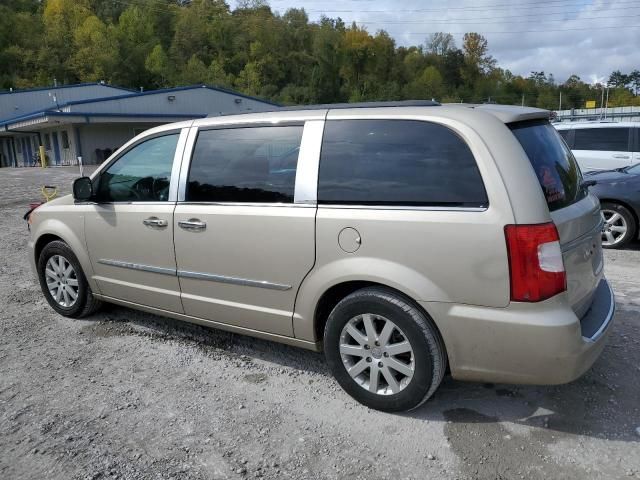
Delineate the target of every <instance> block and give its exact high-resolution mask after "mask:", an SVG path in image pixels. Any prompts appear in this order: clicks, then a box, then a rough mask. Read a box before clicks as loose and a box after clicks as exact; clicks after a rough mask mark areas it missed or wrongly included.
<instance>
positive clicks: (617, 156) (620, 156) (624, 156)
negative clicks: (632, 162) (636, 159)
mask: <svg viewBox="0 0 640 480" xmlns="http://www.w3.org/2000/svg"><path fill="white" fill-rule="evenodd" d="M613 158H624V159H625V160H629V159H630V158H631V155H625V154H623V153H618V154H616V155H614V156H613Z"/></svg>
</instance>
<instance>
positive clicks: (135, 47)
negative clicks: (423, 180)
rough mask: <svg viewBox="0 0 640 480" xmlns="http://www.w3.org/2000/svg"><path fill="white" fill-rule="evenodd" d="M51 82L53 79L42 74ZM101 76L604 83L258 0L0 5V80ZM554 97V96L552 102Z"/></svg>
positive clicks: (475, 41)
mask: <svg viewBox="0 0 640 480" xmlns="http://www.w3.org/2000/svg"><path fill="white" fill-rule="evenodd" d="M54 79H55V80H54ZM101 80H104V81H105V82H108V83H112V84H115V85H120V86H126V87H131V88H143V89H151V88H161V87H169V86H176V85H187V84H197V83H208V84H213V85H218V86H221V87H228V88H233V89H237V90H239V91H241V92H243V93H246V94H248V95H256V96H260V97H263V98H266V99H270V100H272V101H276V102H281V103H284V104H308V103H332V102H355V101H368V100H402V99H431V98H434V99H436V100H439V101H442V102H474V103H476V102H496V103H503V104H515V105H521V104H524V105H529V106H537V107H541V108H548V109H558V108H559V107H560V102H562V108H563V109H565V108H583V107H584V106H585V102H586V101H588V100H596V102H597V105H598V106H600V100H601V98H602V91H603V88H604V87H605V86H606V85H601V84H596V85H594V84H588V83H586V82H584V81H582V80H581V79H580V78H579V77H578V76H576V75H572V76H571V77H569V79H567V80H566V81H565V82H564V83H558V82H556V81H555V79H554V77H553V75H552V74H547V73H545V72H531V74H530V75H528V76H522V75H515V74H513V73H512V72H510V71H509V70H505V69H502V68H500V67H499V65H498V64H497V62H496V60H495V59H494V58H493V57H492V56H491V55H490V53H489V46H488V43H487V40H486V39H485V38H484V37H483V36H482V35H480V34H478V33H474V32H470V33H467V34H465V35H464V38H463V41H462V44H461V45H460V46H458V45H456V43H455V41H454V38H453V36H452V35H451V34H449V33H446V32H442V33H437V34H433V35H431V36H430V37H429V38H427V39H425V42H424V44H422V45H416V46H409V47H405V46H398V45H396V43H395V41H394V40H393V38H391V37H390V36H389V34H388V33H387V32H385V31H384V30H381V31H378V32H375V33H373V34H372V33H370V32H368V31H367V30H366V29H364V28H362V27H359V26H357V25H356V24H351V25H348V24H345V22H344V21H342V20H341V19H340V18H328V17H323V18H321V19H320V20H319V21H318V22H311V21H309V18H308V16H307V14H306V12H305V11H304V9H289V10H287V11H286V12H285V13H283V14H279V13H277V12H274V11H272V10H271V8H270V7H269V5H268V4H267V3H266V2H265V1H264V0H242V1H241V2H240V3H239V4H238V5H237V7H236V8H234V9H232V8H230V6H229V5H228V4H227V3H225V2H224V1H223V0H11V1H4V0H3V1H2V3H1V4H0V88H4V89H7V88H27V87H33V86H44V85H51V84H53V83H54V81H56V82H57V83H59V84H69V83H76V82H95V81H101ZM606 83H607V84H608V86H609V94H608V99H609V101H608V103H609V106H620V105H640V96H639V93H640V71H638V70H634V71H631V72H628V73H622V72H620V71H616V72H613V73H612V74H611V75H610V77H609V79H608V82H606ZM561 98H562V100H560V99H561Z"/></svg>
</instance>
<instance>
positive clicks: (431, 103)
mask: <svg viewBox="0 0 640 480" xmlns="http://www.w3.org/2000/svg"><path fill="white" fill-rule="evenodd" d="M440 105H441V104H440V102H436V101H435V100H400V101H396V102H394V101H391V102H354V103H323V104H319V105H292V106H289V107H279V108H274V109H269V110H260V111H258V112H249V111H247V112H229V113H223V114H222V115H217V114H213V113H210V114H209V115H207V117H220V116H222V117H224V116H228V115H242V114H243V113H270V112H292V111H294V112H295V111H299V110H340V109H345V108H377V107H439V106H440Z"/></svg>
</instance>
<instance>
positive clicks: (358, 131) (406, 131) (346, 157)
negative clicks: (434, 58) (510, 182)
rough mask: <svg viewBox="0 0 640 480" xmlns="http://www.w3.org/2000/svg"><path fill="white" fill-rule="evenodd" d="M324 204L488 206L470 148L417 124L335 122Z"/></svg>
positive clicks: (322, 178)
mask: <svg viewBox="0 0 640 480" xmlns="http://www.w3.org/2000/svg"><path fill="white" fill-rule="evenodd" d="M318 202H319V203H321V204H351V205H390V206H444V207H447V206H460V207H486V206H487V204H488V200H487V194H486V191H485V188H484V184H483V183H482V178H481V176H480V172H479V171H478V166H477V165H476V160H475V158H474V157H473V154H472V153H471V150H470V149H469V147H468V146H467V144H466V143H465V142H464V140H462V139H461V138H460V137H459V136H458V135H456V134H455V133H454V132H453V131H452V130H450V129H449V128H447V127H445V126H442V125H438V124H435V123H429V122H422V121H415V120H330V121H328V122H327V123H326V125H325V129H324V135H323V140H322V153H321V155H320V169H319V174H318Z"/></svg>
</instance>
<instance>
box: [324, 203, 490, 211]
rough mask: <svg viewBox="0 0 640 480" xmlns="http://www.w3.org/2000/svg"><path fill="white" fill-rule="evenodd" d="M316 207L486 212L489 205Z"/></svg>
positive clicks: (327, 206)
mask: <svg viewBox="0 0 640 480" xmlns="http://www.w3.org/2000/svg"><path fill="white" fill-rule="evenodd" d="M318 208H330V209H351V210H411V211H419V212H486V211H487V210H489V207H436V206H433V207H428V206H424V207H420V206H411V205H407V206H405V205H350V204H322V203H321V204H318Z"/></svg>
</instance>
